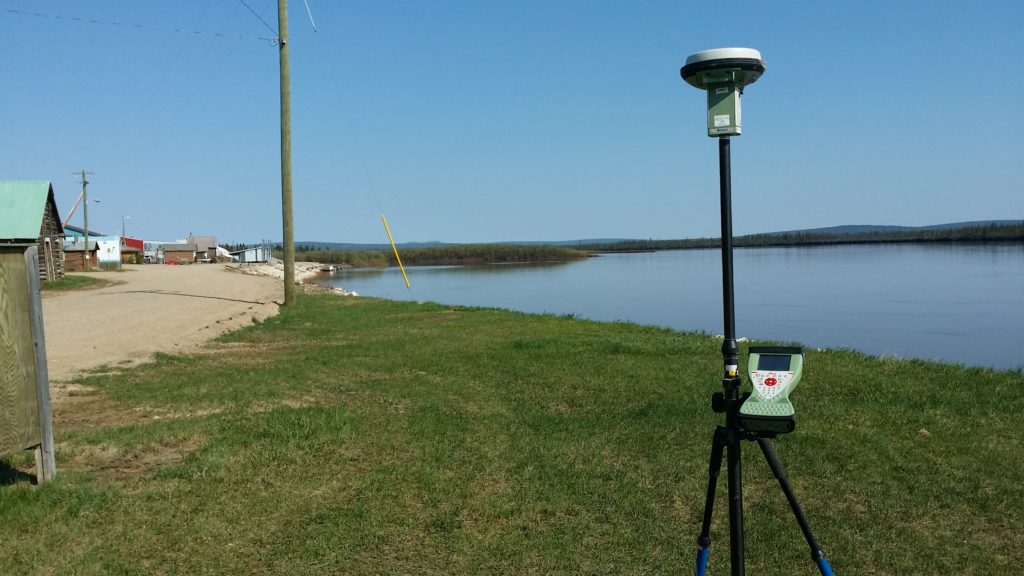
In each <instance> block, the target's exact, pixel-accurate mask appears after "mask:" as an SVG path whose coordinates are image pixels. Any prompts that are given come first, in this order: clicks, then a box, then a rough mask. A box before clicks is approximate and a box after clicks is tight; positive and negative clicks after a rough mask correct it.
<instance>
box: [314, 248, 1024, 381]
mask: <svg viewBox="0 0 1024 576" xmlns="http://www.w3.org/2000/svg"><path fill="white" fill-rule="evenodd" d="M734 268H735V283H736V333H737V336H742V337H747V338H752V339H755V338H756V339H764V340H778V341H785V342H792V341H796V342H802V343H803V344H805V345H807V346H813V347H816V348H839V347H845V348H855V349H857V350H862V351H864V352H868V353H871V354H878V355H886V356H893V357H899V358H930V359H936V360H945V361H950V362H958V363H963V364H970V365H981V366H993V367H997V368H1019V367H1021V366H1022V365H1024V245H1021V244H1016V245H911V244H906V245H863V246H838V247H813V248H761V249H738V250H736V251H735V255H734ZM407 271H408V273H409V280H410V282H411V283H412V290H411V291H409V290H406V288H405V284H404V283H403V282H402V277H401V274H400V272H399V271H398V270H397V269H387V270H357V271H350V272H346V273H344V274H338V275H336V276H334V277H333V278H332V280H331V281H330V283H331V284H332V285H335V286H340V287H342V288H345V289H346V290H355V291H356V292H358V293H359V294H361V295H364V296H379V297H383V298H391V299H396V300H417V301H434V302H442V303H446V304H461V305H468V306H488V307H501V308H510V309H513V310H520V311H524V312H547V313H554V314H575V315H577V316H580V317H584V318H590V319H594V320H609V321H618V320H622V321H630V322H636V323H639V324H652V325H658V326H667V327H670V328H674V329H678V330H687V331H704V332H709V333H713V334H721V333H722V332H723V328H722V288H721V273H722V272H721V255H720V253H719V251H718V250H680V251H665V252H655V253H650V254H615V255H604V256H600V257H596V258H589V259H587V260H585V261H579V262H570V263H565V264H531V265H495V266H474V267H414V268H411V269H408V270H407Z"/></svg>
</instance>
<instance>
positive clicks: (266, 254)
mask: <svg viewBox="0 0 1024 576" xmlns="http://www.w3.org/2000/svg"><path fill="white" fill-rule="evenodd" d="M231 258H232V259H234V260H237V261H238V263H239V264H255V263H257V262H266V261H268V260H270V248H269V247H267V246H254V247H252V248H246V249H244V250H236V251H234V252H232V253H231Z"/></svg>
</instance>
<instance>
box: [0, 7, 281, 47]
mask: <svg viewBox="0 0 1024 576" xmlns="http://www.w3.org/2000/svg"><path fill="white" fill-rule="evenodd" d="M242 3H243V4H245V2H244V1H243V2H242ZM246 6H247V7H248V5H247V4H246ZM250 10H251V8H250ZM4 12H6V13H8V14H14V15H17V16H33V17H37V18H49V19H52V20H64V21H68V22H77V23H80V24H95V25H101V26H117V27H120V28H134V29H137V30H149V31H153V32H174V33H176V34H192V35H195V36H218V37H221V38H239V39H242V40H262V41H264V42H271V43H273V42H275V41H276V39H277V32H275V31H274V29H273V28H271V29H270V31H271V32H273V33H274V37H273V38H267V37H264V36H249V35H241V34H228V33H226V32H208V31H205V30H187V29H185V28H171V27H163V26H152V25H149V24H138V23H129V22H116V21H109V20H97V19H95V18H81V17H78V16H65V15H62V14H43V13H42V12H28V11H25V10H14V9H11V8H6V9H4ZM261 21H262V19H261ZM264 25H266V22H264ZM268 28H269V26H268Z"/></svg>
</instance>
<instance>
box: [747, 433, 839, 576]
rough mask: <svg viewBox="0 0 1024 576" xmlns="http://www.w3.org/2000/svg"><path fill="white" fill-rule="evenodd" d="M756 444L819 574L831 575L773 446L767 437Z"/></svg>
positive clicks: (830, 570)
mask: <svg viewBox="0 0 1024 576" xmlns="http://www.w3.org/2000/svg"><path fill="white" fill-rule="evenodd" d="M757 445H758V446H760V447H761V452H762V453H763V454H764V457H765V460H767V461H768V466H769V467H771V469H772V474H773V475H774V476H775V479H776V480H778V481H779V486H781V487H782V492H783V493H784V494H785V495H786V500H787V501H788V502H789V507H790V508H791V509H792V510H793V515H794V516H796V521H797V523H798V524H800V530H801V531H802V532H803V533H804V539H805V540H807V546H808V547H809V548H810V549H811V559H812V560H814V562H815V563H816V564H817V565H818V571H819V572H821V576H833V574H832V567H831V566H829V563H828V560H827V559H826V558H825V552H824V551H822V549H821V547H820V546H818V541H817V540H815V539H814V534H813V533H812V532H811V525H810V524H808V523H807V517H806V516H804V511H803V509H802V508H801V507H800V503H799V502H797V500H796V494H794V493H793V487H792V486H790V484H789V478H787V477H786V470H785V469H784V468H783V467H782V462H781V461H780V460H779V455H778V454H776V453H775V447H774V446H772V443H771V441H770V440H768V439H767V438H758V439H757Z"/></svg>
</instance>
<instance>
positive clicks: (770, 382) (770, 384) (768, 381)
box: [764, 378, 779, 386]
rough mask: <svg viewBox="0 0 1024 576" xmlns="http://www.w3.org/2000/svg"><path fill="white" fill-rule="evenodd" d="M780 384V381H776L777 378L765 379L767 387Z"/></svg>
mask: <svg viewBox="0 0 1024 576" xmlns="http://www.w3.org/2000/svg"><path fill="white" fill-rule="evenodd" d="M778 383H779V381H778V380H776V379H775V378H765V379H764V385H765V386H775V385H776V384H778Z"/></svg>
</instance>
